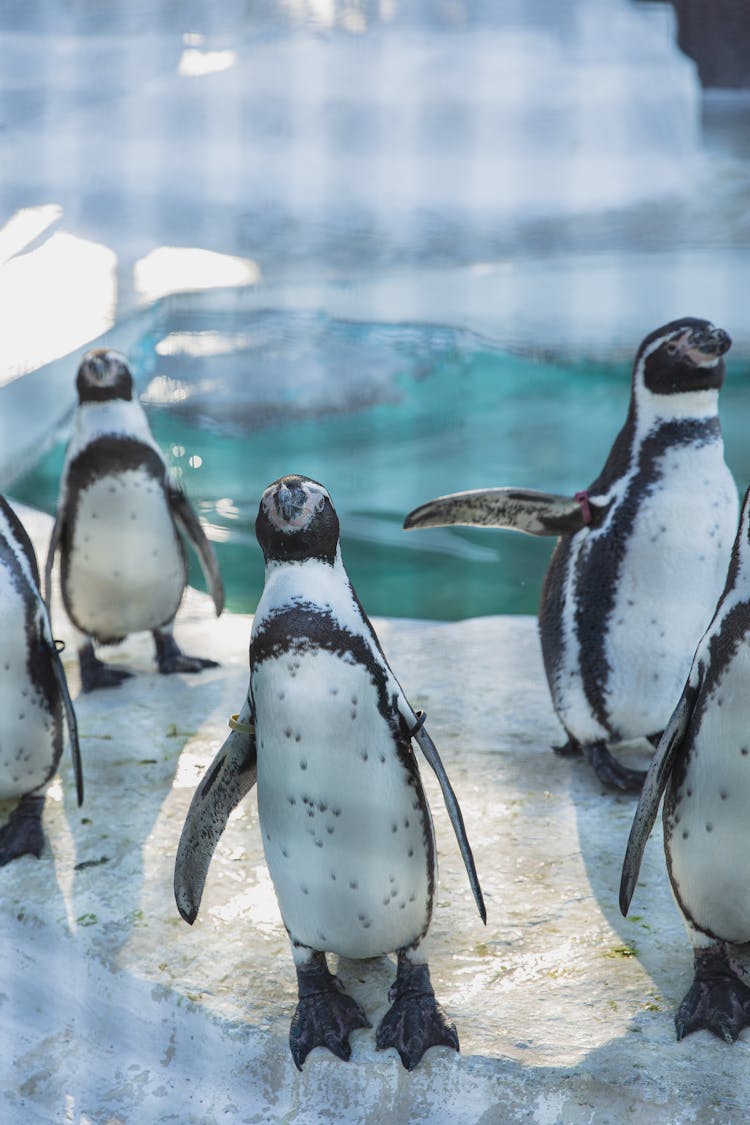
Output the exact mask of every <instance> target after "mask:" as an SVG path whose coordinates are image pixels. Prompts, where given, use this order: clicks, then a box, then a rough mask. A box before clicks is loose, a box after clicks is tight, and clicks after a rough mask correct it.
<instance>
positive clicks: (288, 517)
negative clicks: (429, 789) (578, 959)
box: [174, 475, 486, 1070]
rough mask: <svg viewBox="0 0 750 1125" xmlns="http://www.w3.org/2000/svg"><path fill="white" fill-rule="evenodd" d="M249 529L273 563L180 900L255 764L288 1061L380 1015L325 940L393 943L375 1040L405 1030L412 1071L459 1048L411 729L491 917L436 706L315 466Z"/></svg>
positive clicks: (180, 877) (355, 951)
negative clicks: (363, 586) (394, 648)
mask: <svg viewBox="0 0 750 1125" xmlns="http://www.w3.org/2000/svg"><path fill="white" fill-rule="evenodd" d="M256 536H257V539H258V542H259V544H260V546H261V548H262V550H263V555H264V558H265V563H266V578H265V586H264V589H263V594H262V596H261V599H260V602H259V604H258V608H257V611H256V614H255V619H254V622H253V628H252V634H251V641H250V684H249V688H248V693H247V697H246V699H245V701H244V704H243V707H242V710H241V712H240V713H239V716H238V717H237V718H235V719H233V720H232V722H231V723H230V726H232V727H233V730H232V733H231V734H230V735H229V737H228V738H227V740H226V742H225V743H224V745H223V746H222V748H221V750H220V751H219V753H218V755H217V756H216V758H215V760H214V762H213V763H212V764H211V766H210V767H209V768H208V770H207V772H206V775H205V777H204V779H203V781H202V782H201V784H200V785H199V786H198V789H197V790H196V793H195V795H194V797H193V800H192V803H191V805H190V808H189V811H188V814H187V818H186V821H185V825H184V828H183V831H182V836H181V839H180V844H179V848H178V851H177V857H176V863H175V879H174V889H175V898H176V902H177V907H178V909H179V912H180V914H181V915H182V917H183V918H184V919H185V920H186V921H187V922H189V923H190V924H192V923H193V922H194V921H195V918H196V916H197V914H198V908H199V905H200V900H201V896H202V892H203V886H204V882H205V878H206V873H207V870H208V865H209V863H210V860H211V856H212V854H213V851H214V849H215V847H216V844H217V841H218V839H219V837H220V835H221V833H222V831H223V829H224V826H225V824H226V822H227V818H228V816H229V814H230V812H231V811H232V809H233V808H234V807H235V806H236V805H237V803H238V802H239V801H240V800H241V799H242V797H243V796H244V795H245V794H246V793H247V792H248V791H249V790H250V788H251V787H252V786H253V785H254V783H255V781H256V777H257V784H258V817H259V822H260V829H261V834H262V839H263V847H264V850H265V856H266V862H267V864H268V869H269V872H270V875H271V879H272V881H273V884H274V888H275V891H276V896H277V899H278V903H279V908H280V911H281V915H282V918H283V921H284V925H285V927H286V930H287V932H288V935H289V939H290V942H291V947H292V956H293V959H294V964H295V967H296V972H297V983H298V991H299V1000H298V1004H297V1008H296V1011H295V1013H294V1017H293V1020H292V1024H291V1030H290V1035H289V1044H290V1048H291V1053H292V1057H293V1060H294V1063H295V1065H296V1066H297V1068H298V1069H300V1070H301V1069H302V1065H303V1063H304V1061H305V1059H306V1057H307V1055H308V1054H309V1052H310V1051H311V1050H312V1049H313V1048H314V1047H317V1046H323V1047H327V1048H328V1049H329V1050H330V1051H332V1052H333V1053H334V1054H335V1055H337V1056H338V1057H339V1058H341V1059H344V1060H347V1059H349V1058H350V1055H351V1047H350V1044H349V1035H350V1033H351V1032H352V1031H354V1030H355V1029H357V1028H365V1027H370V1026H371V1025H370V1023H369V1021H368V1019H367V1016H366V1014H365V1012H364V1010H363V1009H362V1008H361V1006H360V1005H359V1004H358V1003H357V1002H356V1001H355V1000H354V999H353V998H352V997H350V996H348V995H347V994H346V992H345V991H344V989H343V986H342V984H341V982H340V981H339V980H338V978H337V977H336V976H335V975H333V974H332V973H331V972H330V971H329V969H328V965H327V962H326V954H327V953H337V954H339V955H341V956H344V957H351V958H368V957H376V956H380V955H382V954H387V953H393V952H395V953H396V954H397V970H396V980H395V983H394V984H393V986H392V987H391V990H390V993H389V999H390V1000H391V1001H392V1005H391V1007H390V1008H389V1010H388V1012H387V1013H386V1014H385V1016H384V1017H383V1019H382V1021H381V1023H380V1026H379V1028H378V1030H377V1034H376V1044H377V1047H378V1049H385V1048H388V1047H395V1048H396V1050H397V1051H398V1053H399V1056H400V1058H401V1061H402V1063H403V1065H404V1067H406V1069H407V1070H411V1069H413V1068H414V1067H415V1066H416V1065H417V1063H418V1062H419V1061H420V1059H421V1058H422V1056H423V1054H424V1052H425V1051H426V1050H427V1049H428V1048H430V1047H432V1046H446V1047H451V1048H453V1049H454V1050H456V1051H457V1050H458V1035H457V1033H456V1029H455V1026H454V1025H453V1024H451V1023H449V1022H448V1019H447V1017H446V1016H445V1014H444V1012H443V1011H442V1009H441V1007H440V1006H439V1004H438V1002H437V1000H436V998H435V994H434V991H433V988H432V984H431V982H430V973H429V967H428V964H427V960H426V957H425V952H424V941H425V938H426V936H427V932H428V928H429V925H430V918H431V914H432V908H433V903H434V897H435V888H436V877H437V873H436V856H435V840H434V835H433V829H432V820H431V816H430V810H429V808H428V805H427V800H426V797H425V794H424V790H423V788H422V783H421V780H420V774H419V769H418V767H417V762H416V760H415V757H414V753H413V750H412V745H411V743H412V739H414V740H416V742H417V744H418V745H419V746H420V747H421V748H422V751H423V753H424V754H425V756H426V758H427V761H428V762H429V763H430V765H431V766H432V768H433V769H434V770H435V772H436V774H437V776H438V779H439V781H440V785H441V788H442V792H443V795H444V798H445V800H446V804H447V807H448V811H449V814H450V817H451V821H452V824H453V828H454V831H455V833H456V837H457V839H458V842H459V846H460V848H461V852H462V856H463V859H464V863H465V865H466V869H467V872H468V875H469V881H470V884H471V887H472V891H473V893H474V897H475V900H476V904H477V907H478V909H479V913H480V915H481V917H482V920H483V921H486V911H485V907H484V901H483V897H482V892H481V889H480V886H479V881H478V878H477V874H476V869H475V866H474V860H473V857H472V853H471V848H470V846H469V843H468V840H467V837H466V830H465V827H464V823H463V818H462V815H461V811H460V809H459V807H458V802H457V801H456V797H455V794H454V793H453V790H452V788H451V786H450V782H449V781H448V778H447V776H446V773H445V770H444V768H443V766H442V763H441V761H440V758H439V756H438V753H437V750H436V748H435V745H434V743H433V742H432V739H431V738H430V736H429V735H428V733H427V730H426V728H425V725H424V718H425V717H424V715H423V714H422V713H421V712H416V711H414V710H413V708H412V707H411V705H410V703H409V702H408V700H407V698H406V696H405V694H404V692H403V689H402V688H401V685H400V684H399V682H398V681H397V680H396V678H395V676H394V674H393V672H392V671H391V669H390V666H389V664H388V661H387V660H386V657H385V654H384V652H383V649H382V648H381V646H380V643H379V641H378V638H377V636H376V634H375V631H374V629H373V627H372V625H371V623H370V621H369V619H368V618H367V616H366V614H365V612H364V610H363V608H362V606H361V604H360V602H359V599H358V598H357V595H356V593H355V592H354V589H353V587H352V584H351V582H350V580H349V577H348V575H347V573H346V570H345V569H344V564H343V561H342V557H341V550H340V546H339V521H338V517H337V515H336V511H335V509H334V507H333V504H332V502H331V498H330V496H329V494H328V492H327V490H326V489H325V488H324V487H323V486H322V485H321V484H318V483H317V482H315V481H313V480H311V479H309V478H307V477H304V476H298V475H289V476H285V477H281V478H280V479H279V480H277V481H275V482H274V483H273V484H271V485H269V487H268V488H267V489H266V490H265V492H264V493H263V495H262V498H261V501H260V507H259V511H258V518H257V522H256Z"/></svg>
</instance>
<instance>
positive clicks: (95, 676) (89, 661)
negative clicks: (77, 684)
mask: <svg viewBox="0 0 750 1125" xmlns="http://www.w3.org/2000/svg"><path fill="white" fill-rule="evenodd" d="M78 663H79V665H80V668H81V691H84V692H89V691H96V690H97V689H98V688H110V687H119V686H120V684H121V683H122V681H123V680H129V679H130V677H131V676H132V675H133V673H132V672H127V671H126V670H125V669H124V668H112V667H110V665H109V664H104V663H103V661H101V660H99V659H98V657H96V656H95V655H94V646H93V645H92V644H88V645H84V646H83V648H81V649H79V650H78Z"/></svg>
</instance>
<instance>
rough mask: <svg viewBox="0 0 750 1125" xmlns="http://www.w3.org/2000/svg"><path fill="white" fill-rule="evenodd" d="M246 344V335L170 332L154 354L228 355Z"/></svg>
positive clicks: (199, 356)
mask: <svg viewBox="0 0 750 1125" xmlns="http://www.w3.org/2000/svg"><path fill="white" fill-rule="evenodd" d="M247 344H248V339H247V336H242V335H227V334H226V333H225V332H170V334H169V335H168V336H165V337H164V339H163V340H160V341H159V343H158V344H157V345H156V354H157V355H164V356H178V355H189V356H196V357H197V358H204V357H206V356H211V355H230V354H231V353H232V352H235V351H238V350H239V349H240V348H246V347H247Z"/></svg>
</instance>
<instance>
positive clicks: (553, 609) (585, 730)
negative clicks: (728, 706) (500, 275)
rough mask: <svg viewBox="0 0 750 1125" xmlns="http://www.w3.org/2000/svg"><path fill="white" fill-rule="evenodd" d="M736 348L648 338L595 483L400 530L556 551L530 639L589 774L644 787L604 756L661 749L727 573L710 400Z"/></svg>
mask: <svg viewBox="0 0 750 1125" xmlns="http://www.w3.org/2000/svg"><path fill="white" fill-rule="evenodd" d="M730 344H731V341H730V338H729V336H728V335H727V333H726V332H724V331H723V330H722V329H720V328H715V327H714V326H713V325H712V324H710V323H709V322H708V321H706V320H697V319H694V318H690V317H688V318H684V319H682V320H676V321H672V322H671V323H669V324H666V325H664V326H663V327H662V328H658V329H657V330H656V331H654V332H652V333H650V335H648V336H647V337H646V338H645V340H644V341H643V342H642V344H641V346H640V347H639V349H638V352H637V354H636V358H635V363H634V365H633V377H632V390H631V398H630V407H629V410H628V416H627V419H626V422H625V425H624V426H623V428H622V430H621V431H620V433H619V434H618V436H617V438H616V440H615V443H614V445H613V446H612V449H611V451H610V454H609V457H608V458H607V462H606V464H605V466H604V469H603V470H602V472H601V473H600V475H599V476H598V477H597V478H596V480H595V481H594V482H593V484H592V485H590V487H589V489H588V490H587V491H586V492H582V493H578V494H577V495H576V497H575V498H574V499H571V498H570V497H566V496H558V495H551V494H547V493H541V492H533V491H531V490H524V489H512V488H490V489H483V490H477V491H471V492H464V493H456V494H453V495H451V496H443V497H439V498H438V499H436V500H432V501H430V502H428V503H427V504H423V505H422V506H421V507H419V508H416V509H415V510H414V511H412V512H410V513H409V515H408V516H407V517H406V521H405V524H404V526H405V527H406V528H424V527H437V526H441V525H447V524H467V525H472V526H483V527H505V528H515V529H517V530H519V531H525V532H527V533H528V534H531V535H556V536H559V541H558V543H557V545H556V547H555V551H554V553H553V555H552V560H551V562H550V566H549V569H548V571H547V575H546V578H545V581H544V586H543V589H542V596H541V602H540V608H539V632H540V639H541V644H542V654H543V657H544V667H545V671H546V674H547V681H548V683H549V687H550V692H551V695H552V701H553V704H554V707H555V710H556V712H557V715H558V717H559V719H560V721H561V723H562V725H563V726H564V728H565V730H566V733H567V735H568V743H567V745H566V746H565V747H563V748H562V750H561V752H563V753H575V754H578V753H580V752H581V751H582V750H583V751H584V752H585V754H586V756H587V757H588V758H589V760H590V761H591V762H592V764H593V766H594V769H595V770H596V773H597V775H598V777H599V778H600V779H601V780H602V781H603V782H604V783H605V784H607V785H612V786H615V787H616V788H620V789H633V790H637V789H639V788H640V786H641V784H642V782H643V778H644V774H643V773H642V772H641V771H639V770H632V769H628V768H627V767H625V766H624V765H622V764H621V763H619V762H618V761H617V760H616V759H615V758H614V757H613V755H612V754H611V752H610V749H609V747H610V746H612V745H615V744H617V743H619V742H624V741H627V740H630V739H636V738H647V739H649V740H650V741H652V742H656V741H657V740H658V737H659V735H660V734H661V732H662V730H663V729H664V726H665V724H666V721H667V719H668V718H669V714H670V708H671V706H672V703H673V701H674V699H676V698H677V697H678V695H679V693H680V690H681V687H682V684H683V683H684V680H685V676H686V675H687V671H688V668H689V661H690V654H691V653H692V652H693V651H694V649H695V645H696V644H697V642H698V639H699V638H700V636H701V635H702V633H703V631H704V629H705V628H706V626H707V624H708V622H709V619H710V616H711V612H712V610H713V607H714V606H715V604H716V599H717V597H718V596H719V593H720V592H721V588H722V584H723V581H724V576H725V574H726V567H727V562H728V559H729V550H730V546H731V543H732V540H733V538H734V533H735V530H736V521H737V490H736V488H735V485H734V481H733V479H732V476H731V473H730V472H729V469H728V467H727V465H726V463H725V461H724V444H723V440H722V435H721V427H720V424H719V417H718V395H719V389H720V388H721V386H722V383H723V380H724V360H723V356H724V354H725V353H726V352H727V351H728V349H729V347H730Z"/></svg>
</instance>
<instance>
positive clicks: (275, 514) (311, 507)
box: [263, 492, 322, 532]
mask: <svg viewBox="0 0 750 1125" xmlns="http://www.w3.org/2000/svg"><path fill="white" fill-rule="evenodd" d="M278 496H279V493H278V492H275V493H274V494H272V495H271V496H269V497H268V499H265V498H264V500H263V508H264V510H265V512H266V515H267V516H268V518H269V520H270V521H271V523H272V524H273V526H274V527H275V528H276V529H277V530H278V531H283V532H290V531H300V530H301V529H302V528H305V527H307V525H308V523H309V522H310V520H311V519H312V518H313V516H314V515H315V512H316V511H317V509H318V506H319V504H320V501H321V499H322V496H316V495H312V496H310V495H308V496H306V498H305V502H304V504H303V505H302V508H301V509H300V510H299V512H298V513H297V515H295V516H294V517H293V518H292V519H286V518H285V517H284V516H283V515H282V513H281V511H280V510H279V507H278Z"/></svg>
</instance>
